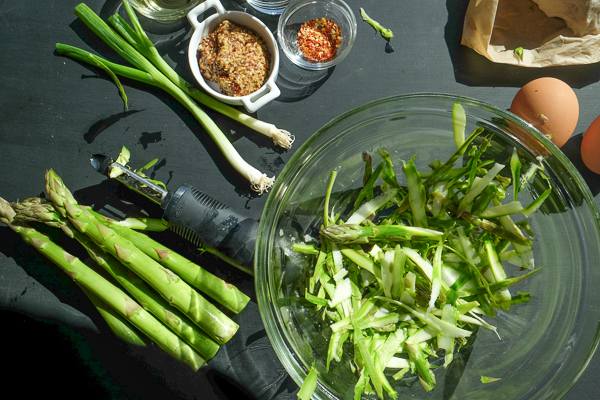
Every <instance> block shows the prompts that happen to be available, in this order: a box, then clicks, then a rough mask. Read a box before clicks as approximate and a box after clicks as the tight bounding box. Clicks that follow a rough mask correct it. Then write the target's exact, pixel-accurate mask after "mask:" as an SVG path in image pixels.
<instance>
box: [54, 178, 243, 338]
mask: <svg viewBox="0 0 600 400" xmlns="http://www.w3.org/2000/svg"><path fill="white" fill-rule="evenodd" d="M46 191H47V193H48V196H49V198H50V200H51V201H52V202H53V203H54V206H55V208H56V210H57V211H58V212H59V214H61V215H62V216H64V217H67V218H68V219H69V221H70V222H71V223H72V224H73V225H74V226H75V227H76V228H77V230H79V231H80V232H82V233H85V234H86V235H88V236H89V237H90V238H91V239H92V240H93V241H94V242H96V244H98V245H99V246H101V247H102V249H103V250H105V251H108V252H109V253H110V254H111V255H112V256H114V257H116V258H117V259H118V260H119V261H120V262H122V263H123V264H124V265H125V266H127V267H128V268H129V269H131V270H132V271H133V272H134V273H136V274H137V275H139V276H140V277H141V278H142V279H144V280H145V281H146V282H147V283H148V284H149V285H150V286H151V287H153V288H154V289H155V290H156V291H157V292H158V293H160V295H161V296H162V297H163V298H164V299H165V300H167V301H168V302H169V304H171V305H173V306H174V307H175V308H177V309H179V310H180V311H182V312H183V313H184V314H185V315H186V316H187V317H188V318H190V320H191V321H192V322H194V323H195V324H196V325H198V326H199V327H200V328H201V329H202V330H204V332H205V333H207V334H208V335H209V336H210V337H211V338H212V339H214V340H215V341H216V342H217V343H219V344H225V343H227V341H228V340H229V339H231V337H232V336H233V335H234V334H235V332H236V331H237V329H238V325H237V324H236V323H235V322H234V321H232V320H231V319H230V318H229V317H227V315H225V314H224V313H223V312H221V311H220V310H219V309H218V308H217V307H216V306H215V305H213V304H212V303H210V302H209V301H207V300H206V299H205V298H204V297H202V296H201V295H200V294H199V293H198V292H196V291H195V290H194V289H193V288H192V287H190V286H189V285H188V284H187V283H186V282H185V281H183V280H182V279H181V278H179V277H178V276H177V275H175V274H174V273H173V272H172V271H170V270H167V269H166V268H164V267H163V266H162V265H160V264H158V263H157V262H156V261H154V260H153V259H152V258H151V257H150V256H148V255H146V254H145V253H144V252H142V251H140V250H139V249H138V248H137V247H135V245H134V244H133V243H131V241H129V240H127V239H124V238H123V237H121V236H119V235H118V234H117V233H116V232H115V231H114V230H113V229H111V228H108V227H107V226H105V225H103V224H101V223H100V222H99V221H98V220H97V219H96V218H95V217H94V216H93V215H92V214H91V213H90V212H89V211H88V210H86V209H85V208H83V207H81V206H80V205H79V204H78V203H77V201H76V200H75V198H74V197H73V195H72V194H71V192H70V191H69V190H68V189H67V188H66V187H65V185H64V184H63V182H62V180H61V179H60V177H59V176H58V175H57V174H56V173H55V172H54V171H53V170H49V171H48V172H47V173H46Z"/></svg>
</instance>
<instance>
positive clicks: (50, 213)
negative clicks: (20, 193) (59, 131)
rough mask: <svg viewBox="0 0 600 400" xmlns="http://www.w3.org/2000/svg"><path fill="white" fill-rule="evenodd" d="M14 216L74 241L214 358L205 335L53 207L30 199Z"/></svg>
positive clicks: (215, 347) (147, 306)
mask: <svg viewBox="0 0 600 400" xmlns="http://www.w3.org/2000/svg"><path fill="white" fill-rule="evenodd" d="M11 206H12V208H13V210H15V211H16V212H17V215H16V216H15V218H14V219H15V221H17V220H19V221H22V220H25V221H39V222H45V223H46V224H47V225H50V226H55V227H60V228H62V229H63V230H65V231H67V232H69V236H71V237H72V238H74V239H75V240H77V242H79V243H80V244H81V245H82V246H83V247H84V248H85V249H86V251H87V252H88V254H89V255H90V256H91V257H92V259H93V260H94V261H95V262H96V263H97V264H98V265H99V266H100V267H102V268H103V269H104V270H105V271H106V272H108V273H109V274H110V275H111V276H112V277H113V278H114V279H115V280H116V281H117V282H118V283H119V284H121V286H122V287H123V288H124V289H125V290H127V291H128V292H129V294H131V295H132V296H133V297H134V298H135V299H136V300H137V301H138V302H139V303H140V304H141V306H142V307H144V309H146V310H147V311H148V312H150V313H152V315H154V316H155V317H156V318H157V319H158V320H159V321H161V322H162V323H163V324H164V325H165V326H167V327H169V329H171V330H172V331H173V332H174V333H176V334H177V335H179V336H180V337H181V338H182V339H184V340H185V341H186V342H187V343H188V344H189V345H190V346H191V347H193V348H194V349H195V350H196V351H197V352H198V353H199V354H201V355H202V356H203V357H204V358H205V359H206V360H208V359H211V358H212V357H214V356H215V354H216V353H217V351H218V350H219V345H218V344H217V343H216V342H215V341H214V340H212V339H211V338H209V337H208V336H207V334H206V333H204V332H203V331H202V330H201V329H199V328H198V327H197V326H196V325H194V324H193V323H192V322H191V321H189V319H188V318H187V317H185V316H184V315H183V314H182V313H181V312H180V311H179V310H177V309H175V308H173V307H172V306H170V305H169V304H168V303H167V302H166V301H165V300H164V299H163V298H162V297H160V296H159V295H158V294H157V293H156V292H154V291H153V290H152V289H150V288H149V287H148V285H147V284H146V283H145V282H144V281H143V280H142V279H141V278H140V277H139V276H137V275H136V274H134V273H132V272H131V271H130V270H128V269H127V268H125V267H124V266H123V265H122V264H121V263H120V262H119V261H118V260H117V259H116V258H114V257H113V256H111V255H110V254H108V253H107V252H105V251H103V250H102V249H101V248H100V247H99V246H98V245H96V244H95V243H94V242H93V241H92V240H91V239H90V238H89V237H88V236H86V235H85V234H83V233H81V232H79V231H78V230H77V229H75V228H74V227H73V226H72V225H71V224H70V223H69V221H68V220H67V219H66V218H64V217H61V216H60V215H58V214H57V213H56V211H55V210H54V206H53V205H52V204H51V203H50V202H48V201H44V199H39V198H31V199H27V200H25V201H23V202H21V203H12V204H11Z"/></svg>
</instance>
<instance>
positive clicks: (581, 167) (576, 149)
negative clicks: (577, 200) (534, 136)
mask: <svg viewBox="0 0 600 400" xmlns="http://www.w3.org/2000/svg"><path fill="white" fill-rule="evenodd" d="M582 140H583V133H579V134H575V135H573V136H571V138H570V139H569V141H568V142H567V143H565V145H564V146H563V147H562V148H561V150H562V151H563V153H565V155H566V156H567V157H568V158H569V160H570V161H571V162H572V163H573V165H574V166H575V168H577V170H578V171H579V173H580V174H581V176H582V177H583V179H584V180H585V182H586V183H587V185H588V187H589V188H590V191H591V192H592V195H593V196H594V197H596V196H597V195H598V194H599V193H600V175H598V174H595V173H594V172H592V171H591V170H590V169H589V168H588V167H586V166H585V164H584V163H583V160H582V159H581V152H580V149H581V141H582Z"/></svg>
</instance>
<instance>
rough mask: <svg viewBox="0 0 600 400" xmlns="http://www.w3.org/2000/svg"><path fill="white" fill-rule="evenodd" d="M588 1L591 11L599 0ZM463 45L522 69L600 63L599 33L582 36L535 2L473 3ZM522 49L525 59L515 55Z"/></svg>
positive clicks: (495, 0) (484, 0)
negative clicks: (592, 3) (591, 3)
mask: <svg viewBox="0 0 600 400" xmlns="http://www.w3.org/2000/svg"><path fill="white" fill-rule="evenodd" d="M585 1H586V0H582V1H580V2H585ZM587 1H588V4H587V6H588V8H589V3H590V2H591V1H595V0H587ZM588 18H591V11H590V12H589V15H588ZM572 22H573V21H570V22H569V24H571V25H572ZM579 22H582V21H579ZM583 23H586V21H583ZM572 26H573V25H572ZM590 30H591V31H592V32H594V30H593V29H589V30H588V31H590ZM596 31H597V30H596ZM461 43H462V44H463V45H465V46H468V47H470V48H472V49H473V50H475V51H476V52H478V53H479V54H481V55H483V56H485V57H487V58H488V59H489V60H491V61H494V62H497V63H504V64H514V65H519V66H522V67H550V66H559V65H581V64H592V63H596V62H598V61H600V33H599V32H596V33H588V34H582V35H580V36H578V35H576V34H575V33H574V32H573V29H571V28H570V27H569V26H568V24H567V21H566V20H565V19H563V18H559V17H549V16H548V15H546V14H545V13H544V12H543V11H542V10H541V9H540V7H539V6H538V5H537V4H536V3H535V2H534V1H533V0H470V2H469V6H468V8H467V13H466V16H465V22H464V26H463V35H462V41H461ZM519 47H522V48H523V53H522V59H521V57H519V56H518V55H517V54H516V53H515V49H517V48H519Z"/></svg>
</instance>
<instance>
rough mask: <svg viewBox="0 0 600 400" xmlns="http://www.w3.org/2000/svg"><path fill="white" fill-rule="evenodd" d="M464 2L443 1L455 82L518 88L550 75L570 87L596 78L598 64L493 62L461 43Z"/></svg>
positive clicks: (466, 1) (598, 77)
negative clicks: (534, 66)
mask: <svg viewBox="0 0 600 400" xmlns="http://www.w3.org/2000/svg"><path fill="white" fill-rule="evenodd" d="M468 4H469V1H468V0H447V1H446V8H447V10H448V22H447V24H446V27H445V35H444V36H445V39H446V44H447V46H448V51H449V53H450V58H451V60H452V64H453V66H454V73H455V77H456V81H457V82H459V83H462V84H464V85H467V86H486V87H495V86H498V87H522V86H523V85H525V84H526V83H528V82H530V81H532V80H534V79H536V78H540V77H543V76H551V77H554V78H558V79H561V80H563V81H565V82H567V83H568V84H569V85H570V86H571V87H573V88H582V87H585V86H587V85H589V84H592V83H594V82H598V81H599V80H600V64H599V63H596V64H587V65H572V66H562V67H546V68H527V67H519V66H516V65H509V64H500V63H494V62H492V61H490V60H488V59H487V58H485V57H484V56H482V55H480V54H478V53H477V52H475V51H474V50H473V49H471V48H469V47H467V46H463V45H461V43H460V42H461V37H462V30H463V23H464V19H465V14H466V12H467V7H468Z"/></svg>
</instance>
